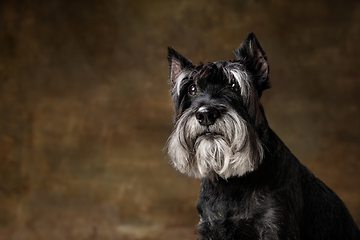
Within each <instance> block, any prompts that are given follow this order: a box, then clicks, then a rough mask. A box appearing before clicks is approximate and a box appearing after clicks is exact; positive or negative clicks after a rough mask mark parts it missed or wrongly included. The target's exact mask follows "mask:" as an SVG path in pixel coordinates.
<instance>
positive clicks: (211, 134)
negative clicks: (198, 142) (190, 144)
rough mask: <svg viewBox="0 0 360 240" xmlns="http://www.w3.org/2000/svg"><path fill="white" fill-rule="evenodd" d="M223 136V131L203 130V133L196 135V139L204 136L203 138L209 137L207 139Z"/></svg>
mask: <svg viewBox="0 0 360 240" xmlns="http://www.w3.org/2000/svg"><path fill="white" fill-rule="evenodd" d="M222 137H224V135H223V134H221V133H218V132H209V131H207V132H203V133H201V134H199V135H198V136H197V137H196V139H199V138H202V139H207V140H213V139H216V138H222Z"/></svg>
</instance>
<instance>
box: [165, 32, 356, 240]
mask: <svg viewBox="0 0 360 240" xmlns="http://www.w3.org/2000/svg"><path fill="white" fill-rule="evenodd" d="M234 53H235V56H236V59H235V60H227V61H218V62H209V63H200V64H198V65H193V64H192V62H191V61H190V60H188V59H187V58H185V57H183V56H182V55H180V54H179V53H178V52H176V51H175V50H174V49H173V48H171V47H168V62H169V69H170V84H171V86H172V88H171V96H172V99H173V102H174V111H175V126H174V130H173V132H172V133H171V135H170V137H169V139H168V141H167V152H168V155H169V157H170V160H171V162H172V164H173V166H174V167H175V168H176V169H177V170H178V171H180V172H181V173H184V174H186V175H189V176H192V177H195V178H200V179H202V181H201V187H200V194H199V199H198V201H197V210H198V214H199V218H200V222H199V224H198V225H197V234H198V236H199V239H201V240H205V239H206V240H210V239H211V240H220V239H221V240H230V239H241V240H250V239H251V240H253V239H261V240H265V239H266V240H269V239H294V240H295V239H296V240H298V239H300V240H325V239H326V240H335V239H336V240H340V239H341V240H343V239H348V240H349V239H353V240H355V239H357V240H359V239H360V231H359V228H358V226H357V225H356V223H355V221H354V220H353V218H352V217H351V215H350V213H349V211H348V210H347V208H346V206H345V204H344V203H343V202H342V201H341V200H340V198H339V197H338V196H337V195H336V194H335V193H334V192H333V191H332V190H331V189H330V188H328V187H327V186H326V185H325V184H324V183H323V182H321V181H320V180H319V179H318V178H316V177H315V176H314V175H313V174H312V173H311V172H310V170H309V169H307V168H306V167H305V166H304V165H302V164H301V163H300V162H299V160H298V159H297V158H296V157H295V156H294V155H293V154H292V153H291V152H290V150H289V149H288V148H287V147H286V146H285V144H284V143H283V142H282V141H281V140H280V138H279V137H278V136H277V135H276V134H275V133H274V132H273V131H272V129H271V128H270V127H269V125H268V122H267V120H266V117H265V113H264V109H263V107H262V105H261V102H260V98H261V95H262V92H263V91H264V90H266V89H268V88H269V87H270V82H269V77H268V75H269V66H268V62H267V57H266V55H265V52H264V51H263V49H262V47H261V46H260V44H259V42H258V40H257V38H256V36H255V35H254V34H253V33H249V34H248V36H247V38H246V39H245V40H244V41H243V43H242V44H241V45H240V47H239V48H237V49H236V50H234Z"/></svg>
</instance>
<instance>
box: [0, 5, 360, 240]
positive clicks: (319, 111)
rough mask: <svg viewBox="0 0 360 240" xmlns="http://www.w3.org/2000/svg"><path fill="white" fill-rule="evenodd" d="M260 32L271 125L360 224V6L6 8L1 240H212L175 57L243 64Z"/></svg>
mask: <svg viewBox="0 0 360 240" xmlns="http://www.w3.org/2000/svg"><path fill="white" fill-rule="evenodd" d="M250 31H253V32H255V34H256V35H257V37H258V39H259V41H260V43H261V45H262V46H263V48H264V50H265V51H266V53H267V55H268V59H269V64H270V68H271V71H270V80H271V81H272V89H270V90H267V91H266V92H265V93H264V96H263V99H262V102H263V105H264V107H265V111H266V113H267V117H268V121H269V123H270V125H271V126H272V128H273V129H274V130H275V132H277V133H278V135H279V136H280V137H281V138H282V139H283V140H284V142H285V143H286V144H287V145H288V147H289V148H290V149H291V150H292V151H293V153H294V154H295V155H296V156H298V158H299V159H300V160H301V161H302V162H303V163H304V164H305V165H307V166H308V167H309V168H310V169H311V170H312V171H313V172H314V173H315V174H316V175H317V176H318V177H319V178H321V179H322V180H323V181H324V182H325V183H326V184H327V185H329V186H330V187H331V188H332V189H333V190H335V192H336V193H337V194H338V195H339V196H340V197H341V198H342V199H343V201H344V202H345V203H346V205H347V206H348V208H349V210H350V212H351V213H352V215H353V216H354V218H355V220H356V221H357V223H358V224H360V174H359V171H360V147H359V146H360V94H359V93H358V91H359V89H360V79H359V78H360V67H359V66H360V60H359V54H360V44H359V42H360V3H359V1H357V0H354V1H350V0H344V1H335V0H334V1H325V0H322V1H321V0H319V1H313V0H303V1H297V2H294V1H287V0H273V1H261V0H243V1H236V0H233V1H231V0H225V1H224V0H221V1H220V0H218V1H215V0H198V1H191V0H185V1H175V0H171V1H165V0H163V1H161V0H156V1H147V0H144V1H138V0H134V1H126V0H118V1H116V0H108V1H97V0H77V1H72V0H69V1H64V0H50V1H41V0H23V1H13V0H2V1H1V3H0V239H1V240H2V239H4V240H5V239H16V240H21V239H26V240H27V239H28V240H38V239H39V240H42V239H68V240H71V239H196V237H195V236H194V234H193V233H194V225H195V224H196V223H197V221H198V217H197V213H196V208H195V204H196V199H197V195H198V191H199V180H195V179H191V178H187V177H185V176H182V175H181V174H179V173H177V172H176V171H175V170H174V169H173V168H172V167H171V165H170V164H169V162H168V161H169V160H168V158H167V157H166V154H165V152H164V151H163V148H164V145H165V143H166V139H167V137H168V135H169V134H170V132H171V128H172V109H171V107H172V106H171V99H170V97H169V85H168V83H167V76H168V68H167V67H168V66H167V60H166V54H167V52H166V51H167V49H166V47H167V46H172V47H174V48H175V49H176V50H177V51H179V52H180V53H181V54H183V55H184V56H186V57H188V58H190V59H191V60H192V61H193V62H194V63H196V62H200V61H203V62H205V61H215V60H221V59H232V58H233V57H234V56H233V53H232V50H233V49H235V48H236V47H238V46H239V44H240V43H241V42H242V40H243V39H244V38H245V37H246V35H247V33H248V32H250Z"/></svg>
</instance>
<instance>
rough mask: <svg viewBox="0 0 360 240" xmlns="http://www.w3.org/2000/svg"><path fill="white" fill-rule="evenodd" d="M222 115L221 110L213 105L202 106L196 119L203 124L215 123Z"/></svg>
mask: <svg viewBox="0 0 360 240" xmlns="http://www.w3.org/2000/svg"><path fill="white" fill-rule="evenodd" d="M219 117H220V111H219V110H217V109H216V108H213V107H200V108H199V110H197V112H196V119H197V120H198V122H199V123H200V125H202V126H206V127H208V126H210V125H213V124H214V123H215V122H216V120H217V119H218V118H219Z"/></svg>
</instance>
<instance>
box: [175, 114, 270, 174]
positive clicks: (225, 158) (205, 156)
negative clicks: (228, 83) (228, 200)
mask: <svg viewBox="0 0 360 240" xmlns="http://www.w3.org/2000/svg"><path fill="white" fill-rule="evenodd" d="M253 136H254V137H255V138H256V140H255V141H254V142H255V144H251V141H250V131H249V126H248V124H247V123H246V121H244V120H243V119H242V118H241V117H240V116H239V115H238V114H237V113H236V112H235V111H233V110H230V111H228V112H226V113H224V114H222V116H221V117H220V118H219V119H217V121H216V122H215V124H213V125H211V126H209V127H205V126H202V125H200V124H199V123H198V121H197V120H196V117H195V116H194V114H193V112H192V111H191V110H186V111H185V112H184V113H183V115H182V116H181V117H180V119H179V120H178V121H177V123H176V125H175V129H174V131H173V133H172V134H171V136H170V138H169V140H168V154H169V156H170V158H171V161H172V163H173V165H174V167H175V168H176V169H177V170H179V171H180V172H182V173H184V174H187V175H189V176H193V177H196V178H203V177H205V176H207V175H208V174H209V173H211V172H215V173H216V174H218V175H219V176H220V177H222V178H224V179H227V178H229V177H232V176H242V175H244V174H245V173H247V172H252V171H254V170H255V169H256V167H257V166H258V165H259V164H260V163H261V161H262V159H263V147H262V145H261V142H260V140H259V139H258V138H257V136H255V135H254V134H253ZM253 145H255V146H253Z"/></svg>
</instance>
